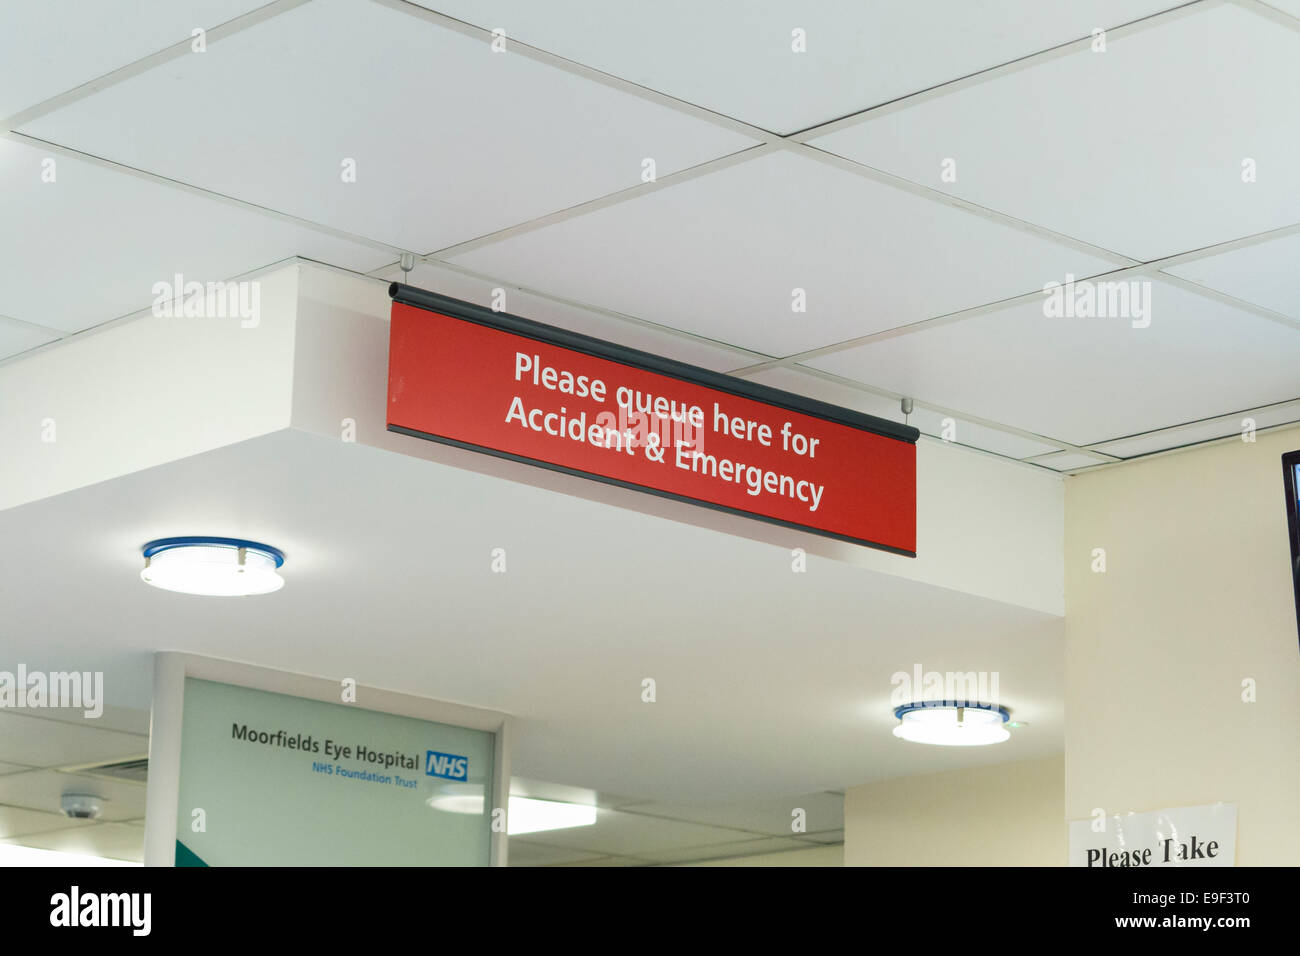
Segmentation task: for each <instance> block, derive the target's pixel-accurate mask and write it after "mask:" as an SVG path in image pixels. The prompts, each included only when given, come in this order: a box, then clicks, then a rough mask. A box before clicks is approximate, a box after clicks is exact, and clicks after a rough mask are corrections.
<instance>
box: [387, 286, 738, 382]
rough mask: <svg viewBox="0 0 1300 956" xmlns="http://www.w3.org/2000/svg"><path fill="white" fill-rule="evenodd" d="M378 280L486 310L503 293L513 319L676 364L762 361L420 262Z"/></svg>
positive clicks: (728, 365)
mask: <svg viewBox="0 0 1300 956" xmlns="http://www.w3.org/2000/svg"><path fill="white" fill-rule="evenodd" d="M382 275H383V276H384V277H385V278H387V279H393V280H396V281H398V282H407V283H409V284H410V285H413V286H416V287H418V288H421V289H428V290H429V291H430V292H437V293H439V294H441V295H449V296H451V297H452V298H455V299H462V300H464V301H465V302H472V303H474V304H475V305H481V306H484V307H486V308H491V307H492V303H493V298H494V290H495V289H498V288H501V289H504V290H505V300H504V302H505V304H504V307H503V309H502V311H504V312H509V313H511V314H513V315H517V316H520V317H521V318H525V319H532V320H533V321H535V322H544V323H546V324H547V325H554V326H557V327H558V328H561V329H567V330H568V331H570V332H581V333H582V334H584V335H592V336H595V337H596V338H599V339H604V340H606V341H607V342H614V343H616V344H618V345H623V346H626V347H627V348H633V349H640V350H642V351H643V352H651V353H653V354H655V355H662V356H664V357H666V358H671V359H676V360H677V361H679V362H689V363H690V364H692V365H698V366H700V367H702V368H707V369H710V370H712V371H715V372H725V371H729V370H730V369H733V368H736V367H737V366H738V365H748V364H753V363H754V362H759V361H762V359H763V356H760V355H755V354H753V353H748V352H745V351H743V350H741V349H735V348H730V347H727V346H724V345H722V344H721V343H718V344H714V343H712V342H707V341H702V340H700V339H696V338H692V337H690V336H686V335H681V334H680V333H677V332H674V331H671V330H665V329H656V328H653V327H650V326H647V325H644V324H642V323H638V322H636V321H630V320H628V319H620V318H615V317H613V316H609V315H603V314H602V313H600V312H593V311H591V310H590V309H584V308H580V307H578V306H571V305H567V304H564V303H561V302H556V301H555V300H554V299H549V298H544V297H543V296H540V295H533V294H530V293H528V292H521V291H518V290H516V289H515V288H513V287H511V286H503V285H500V284H494V283H492V282H487V281H484V280H482V279H477V278H474V277H472V276H467V275H465V274H464V273H461V272H458V271H456V270H454V269H444V268H440V267H437V266H432V265H428V264H425V263H421V264H420V265H418V266H416V267H415V268H414V269H412V270H411V273H410V278H409V279H403V277H402V271H401V269H399V268H397V267H396V266H394V267H393V268H391V269H387V270H385V271H384V272H383V273H382Z"/></svg>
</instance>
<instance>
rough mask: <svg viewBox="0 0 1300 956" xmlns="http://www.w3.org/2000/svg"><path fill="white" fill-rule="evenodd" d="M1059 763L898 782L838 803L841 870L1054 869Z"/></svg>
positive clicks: (870, 787)
mask: <svg viewBox="0 0 1300 956" xmlns="http://www.w3.org/2000/svg"><path fill="white" fill-rule="evenodd" d="M1064 771H1065V768H1064V759H1063V758H1062V757H1060V756H1056V757H1047V758H1044V759H1041V760H1023V761H1019V762H1016V763H1004V764H995V765H993V766H989V767H979V768H976V769H973V770H954V771H950V772H947V773H934V774H921V775H917V776H912V777H899V778H896V779H894V780H885V781H882V782H880V783H872V784H866V785H865V786H861V787H853V788H852V789H850V790H849V791H847V792H846V793H845V795H844V865H845V866H978V865H983V866H1061V865H1064V863H1065V850H1066V828H1065V817H1064V814H1063V798H1064Z"/></svg>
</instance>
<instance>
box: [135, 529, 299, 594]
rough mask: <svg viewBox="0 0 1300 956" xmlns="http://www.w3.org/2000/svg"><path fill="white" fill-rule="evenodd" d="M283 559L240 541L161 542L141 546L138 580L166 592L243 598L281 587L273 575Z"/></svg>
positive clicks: (197, 539) (275, 551) (281, 581)
mask: <svg viewBox="0 0 1300 956" xmlns="http://www.w3.org/2000/svg"><path fill="white" fill-rule="evenodd" d="M282 564H284V555H283V554H282V553H281V552H280V551H279V550H278V549H276V548H272V547H271V546H270V545H265V544H258V543H257V542H256V541H244V540H243V539H241V538H208V537H184V538H159V539H158V540H157V541H150V542H149V543H148V544H146V545H145V546H144V570H143V571H141V572H140V580H142V581H144V582H145V584H152V585H153V586H154V587H156V588H162V589H163V590H165V591H178V592H180V593H181V594H205V595H210V596H214V597H242V596H244V595H248V594H270V593H271V592H272V591H278V590H280V588H282V587H284V578H282V577H280V575H278V574H277V573H276V569H278V568H279V567H280V566H281V565H282Z"/></svg>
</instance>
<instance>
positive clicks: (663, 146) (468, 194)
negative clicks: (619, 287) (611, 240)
mask: <svg viewBox="0 0 1300 956" xmlns="http://www.w3.org/2000/svg"><path fill="white" fill-rule="evenodd" d="M161 117H166V118H167V119H166V121H165V122H164V121H160V118H161ZM24 132H29V133H32V134H33V135H36V136H39V137H40V138H41V139H46V140H50V141H53V142H58V143H62V144H64V145H71V146H74V147H76V148H77V149H81V150H83V151H87V152H91V153H94V154H95V155H98V156H103V157H106V158H109V159H112V160H115V161H117V162H121V163H125V164H127V165H130V166H136V167H139V168H143V169H148V170H150V171H153V172H158V173H162V174H163V175H166V176H168V177H170V178H174V179H179V180H181V181H183V182H187V183H190V184H192V185H197V186H202V187H204V188H207V189H212V190H215V191H217V192H221V193H224V194H227V195H232V196H236V197H238V198H240V199H245V200H249V201H252V202H254V203H257V204H259V205H266V206H270V207H273V208H275V209H278V210H280V211H282V212H288V213H291V214H293V215H296V216H300V217H302V218H306V219H309V220H311V221H313V222H320V223H325V224H327V225H331V226H335V227H338V228H341V229H344V230H347V231H348V232H350V233H352V234H354V235H360V236H365V237H367V238H370V239H379V240H383V241H386V242H390V243H393V244H396V245H399V246H401V247H402V248H406V249H410V250H413V251H415V252H420V253H424V252H431V251H433V250H435V249H437V248H441V247H444V246H447V245H450V244H452V243H456V242H459V241H462V240H466V239H470V238H473V237H475V236H478V235H480V234H483V233H488V232H493V231H496V230H497V229H500V228H502V227H505V226H508V225H512V224H514V223H518V222H523V221H525V220H529V219H532V218H535V217H537V216H540V215H543V214H545V213H549V212H553V211H555V210H558V209H563V208H566V207H568V206H571V205H574V204H576V203H579V202H583V201H585V200H589V199H592V198H595V197H597V196H601V195H604V194H606V193H611V192H615V191H617V190H620V189H624V188H627V187H630V186H636V185H638V184H640V182H641V174H642V161H643V159H646V158H652V159H654V160H655V164H656V172H657V174H658V176H660V177H662V176H664V175H665V174H667V173H669V172H672V171H675V170H679V169H683V168H685V167H688V166H693V165H695V164H697V163H700V162H703V161H705V160H708V159H713V158H716V157H718V156H721V155H723V154H726V153H730V152H734V151H736V150H739V149H743V148H745V147H747V146H749V145H752V142H753V141H751V140H750V139H748V138H746V137H743V136H740V135H738V134H735V133H732V132H728V131H725V130H722V129H720V128H719V127H717V126H715V125H714V124H712V123H708V122H705V121H704V120H700V119H695V118H693V117H689V116H686V115H684V114H682V113H680V112H678V111H676V110H672V109H669V108H668V107H664V106H659V105H657V104H653V103H649V102H647V101H645V100H643V99H641V98H639V97H637V96H633V95H631V94H627V93H622V92H619V91H616V90H613V89H610V88H609V87H606V86H603V85H601V84H599V83H595V82H592V81H590V80H587V79H582V78H579V77H577V76H574V75H573V74H571V73H568V72H565V71H563V70H560V69H556V68H554V67H550V66H547V65H544V64H541V63H537V62H535V61H533V60H530V59H528V58H526V57H522V56H511V55H509V54H508V53H493V52H492V49H491V46H490V44H489V43H488V42H487V41H486V40H482V41H480V40H478V39H474V38H470V37H467V36H464V35H462V34H460V33H456V32H454V31H451V30H448V29H446V28H443V27H440V26H437V25H434V24H431V23H429V22H426V21H425V20H423V19H420V18H417V17H413V16H411V15H409V14H407V13H402V12H400V11H397V10H393V9H390V8H388V7H385V6H381V5H379V4H377V3H361V2H356V0H314V2H312V3H308V4H306V5H304V6H301V7H297V8H295V9H292V10H290V11H288V12H287V13H283V14H280V15H279V16H277V17H274V18H273V19H270V20H267V21H266V22H264V23H262V24H259V25H257V26H255V27H252V28H250V29H248V30H244V31H241V32H240V33H238V34H235V35H234V36H231V37H229V38H227V39H224V40H222V41H220V42H218V43H214V44H213V45H211V46H210V47H209V49H208V52H207V53H205V54H203V55H202V56H194V57H186V58H183V59H179V60H175V61H172V62H169V63H167V64H166V65H164V66H161V67H158V68H155V69H153V70H150V71H148V72H146V73H143V74H141V75H139V76H136V77H132V78H130V79H128V80H125V81H123V82H121V83H119V84H117V85H115V86H113V87H111V88H109V89H106V90H104V91H103V92H100V93H97V94H95V95H93V96H90V97H87V98H86V99H84V100H82V101H79V102H76V103H73V104H71V105H69V106H68V107H66V108H64V109H61V110H58V111H56V112H54V113H53V114H51V115H49V116H46V117H43V118H40V119H38V120H36V121H35V122H33V123H31V124H29V125H28V126H27V127H25V128H24ZM349 160H351V161H354V162H355V174H356V175H355V182H345V181H344V179H345V176H344V174H345V171H346V170H345V163H347V162H348V161H349Z"/></svg>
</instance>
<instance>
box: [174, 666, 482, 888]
mask: <svg viewBox="0 0 1300 956" xmlns="http://www.w3.org/2000/svg"><path fill="white" fill-rule="evenodd" d="M494 737H495V735H494V734H492V733H491V732H489V731H482V730H469V729H466V728H463V727H453V726H450V725H447V724H440V723H434V722H432V721H426V720H418V719H416V718H414V717H401V716H397V715H393V714H384V713H380V712H378V711H374V710H364V709H362V708H361V707H360V706H358V705H355V704H343V703H339V704H329V703H323V702H321V701H316V700H308V699H305V698H302V697H292V696H289V695H287V694H275V693H270V692H267V691H261V690H254V689H251V688H247V687H237V686H234V685H231V684H221V683H216V682H214V681H206V680H199V679H197V678H193V677H191V678H187V679H186V681H185V717H184V722H183V724H182V730H181V761H180V803H179V807H178V813H177V824H176V840H177V846H176V862H177V865H180V866H184V865H190V866H204V865H207V866H272V865H274V866H295V865H297V866H340V865H348V866H421V865H425V866H486V865H487V864H488V854H489V846H490V842H491V826H490V824H491V812H490V811H491V808H490V807H488V806H486V803H487V801H486V800H485V799H484V798H483V795H484V794H491V792H492V766H493V747H494V744H495V739H494ZM200 810H201V811H202V813H201V814H199V813H196V812H195V811H200ZM200 822H201V824H202V829H198V828H197V826H198V824H199V823H200Z"/></svg>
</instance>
